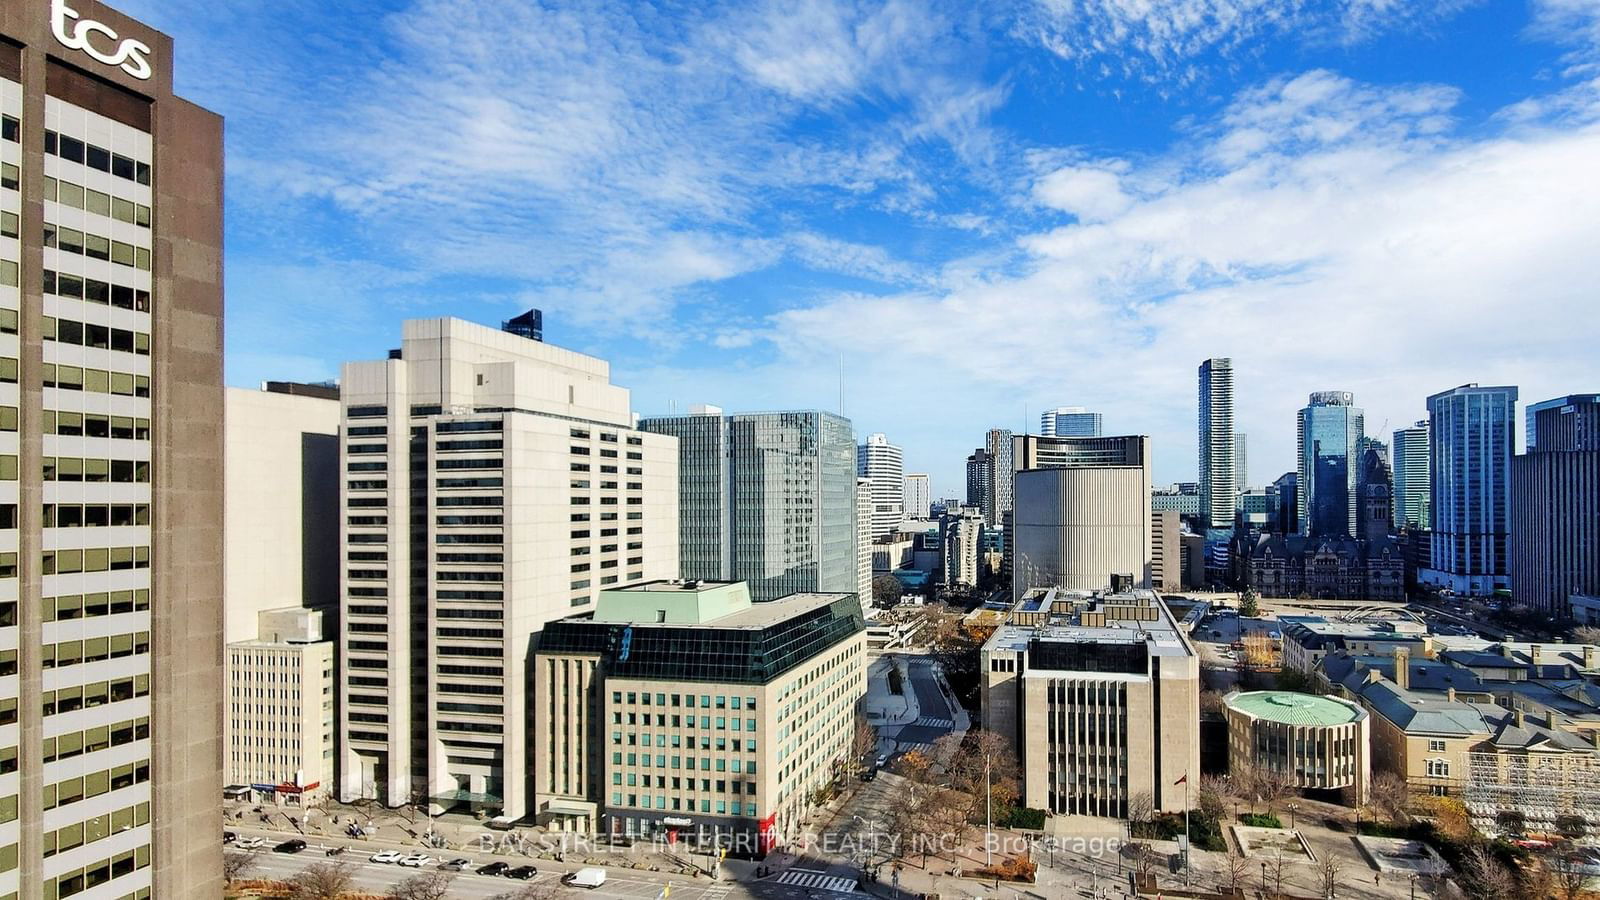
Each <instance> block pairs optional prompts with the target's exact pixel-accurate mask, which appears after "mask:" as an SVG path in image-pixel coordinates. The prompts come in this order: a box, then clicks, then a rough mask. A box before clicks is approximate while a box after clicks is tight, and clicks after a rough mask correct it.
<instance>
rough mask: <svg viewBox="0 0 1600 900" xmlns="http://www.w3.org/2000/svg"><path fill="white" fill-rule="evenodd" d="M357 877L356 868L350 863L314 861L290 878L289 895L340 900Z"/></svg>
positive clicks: (305, 899) (307, 899)
mask: <svg viewBox="0 0 1600 900" xmlns="http://www.w3.org/2000/svg"><path fill="white" fill-rule="evenodd" d="M355 877H356V876H355V868H354V867H353V866H351V865H350V864H348V863H331V862H320V863H312V864H311V865H309V866H306V867H305V868H304V869H301V870H300V872H299V873H298V874H296V875H295V876H294V877H293V878H291V879H289V896H290V898H292V900H339V897H340V895H342V894H343V893H344V892H345V891H348V890H350V885H351V884H353V883H354V882H355Z"/></svg>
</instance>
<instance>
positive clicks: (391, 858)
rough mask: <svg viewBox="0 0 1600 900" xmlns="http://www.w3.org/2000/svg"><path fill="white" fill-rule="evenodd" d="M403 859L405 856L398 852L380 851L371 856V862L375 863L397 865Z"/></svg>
mask: <svg viewBox="0 0 1600 900" xmlns="http://www.w3.org/2000/svg"><path fill="white" fill-rule="evenodd" d="M405 858H406V855H405V854H404V853H401V852H400V851H399V850H380V851H378V852H377V853H374V854H372V861H373V862H375V863H397V862H399V861H400V860H402V859H405Z"/></svg>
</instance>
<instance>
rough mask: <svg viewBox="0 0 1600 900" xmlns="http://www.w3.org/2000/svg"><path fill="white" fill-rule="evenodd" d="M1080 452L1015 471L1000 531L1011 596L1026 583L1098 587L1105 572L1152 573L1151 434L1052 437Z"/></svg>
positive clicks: (1145, 577) (1138, 579)
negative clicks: (1012, 500)
mask: <svg viewBox="0 0 1600 900" xmlns="http://www.w3.org/2000/svg"><path fill="white" fill-rule="evenodd" d="M1053 440H1059V441H1068V442H1078V443H1081V444H1083V445H1085V446H1084V452H1083V453H1080V454H1073V455H1072V461H1071V462H1069V463H1067V464H1064V465H1059V466H1053V467H1050V468H1038V469H1030V470H1027V471H1022V472H1018V473H1017V478H1016V506H1015V508H1014V510H1013V516H1012V519H1013V522H1012V528H1011V531H1010V532H1009V533H1008V534H1007V535H1006V538H1007V540H1008V542H1009V546H1010V548H1011V550H1012V552H1013V553H1015V554H1016V559H1015V560H1014V561H1013V563H1012V568H1011V574H1012V578H1011V584H1012V597H1013V599H1017V598H1021V597H1022V595H1023V594H1025V593H1027V591H1028V590H1030V589H1032V588H1042V587H1061V588H1066V589H1068V590H1096V589H1099V588H1103V587H1104V586H1105V582H1106V581H1107V579H1108V578H1109V577H1110V576H1111V575H1112V574H1114V573H1115V574H1125V575H1131V576H1133V578H1134V582H1135V583H1136V584H1139V585H1147V584H1148V583H1149V580H1150V577H1151V571H1150V565H1151V552H1150V545H1151V539H1152V530H1151V519H1152V516H1153V511H1152V510H1151V505H1150V439H1149V438H1148V437H1143V436H1134V435H1129V436H1125V437H1099V438H1056V439H1053Z"/></svg>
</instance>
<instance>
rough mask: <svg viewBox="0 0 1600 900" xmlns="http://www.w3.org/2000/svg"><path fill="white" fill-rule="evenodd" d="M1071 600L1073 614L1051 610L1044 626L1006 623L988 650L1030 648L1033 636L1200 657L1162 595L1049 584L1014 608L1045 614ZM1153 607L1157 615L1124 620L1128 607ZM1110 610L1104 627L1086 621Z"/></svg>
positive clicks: (992, 638)
mask: <svg viewBox="0 0 1600 900" xmlns="http://www.w3.org/2000/svg"><path fill="white" fill-rule="evenodd" d="M1060 603H1070V604H1071V605H1072V607H1073V609H1074V611H1073V612H1072V613H1055V612H1051V613H1049V619H1048V621H1046V622H1044V623H1042V624H1039V625H1012V624H1007V625H1002V626H1000V627H999V628H997V629H995V633H994V635H993V636H991V637H990V638H989V641H988V643H987V644H985V648H986V649H992V650H1019V651H1020V650H1026V649H1027V647H1028V644H1029V643H1031V642H1032V641H1033V640H1035V639H1038V640H1041V641H1059V642H1061V643H1077V644H1124V645H1134V644H1143V645H1145V646H1146V647H1147V648H1148V651H1149V653H1150V655H1151V656H1194V655H1195V651H1194V648H1193V646H1191V645H1190V644H1189V642H1188V641H1187V640H1186V639H1185V638H1184V637H1183V633H1182V631H1181V630H1180V629H1179V628H1178V623H1177V622H1176V621H1175V620H1174V619H1173V617H1172V610H1171V609H1169V608H1168V607H1167V604H1166V602H1165V601H1164V600H1162V599H1161V595H1160V594H1158V593H1156V592H1155V591H1152V590H1148V589H1145V588H1139V589H1135V590H1131V591H1118V592H1112V591H1064V590H1061V589H1059V588H1046V589H1038V590H1034V591H1029V592H1028V593H1027V594H1025V595H1023V597H1022V598H1021V599H1020V600H1018V601H1017V602H1016V604H1014V605H1013V606H1012V609H1013V610H1014V611H1020V612H1043V611H1046V610H1053V609H1054V608H1055V607H1056V606H1057V605H1058V604H1060ZM1130 608H1131V609H1142V610H1147V611H1148V610H1153V611H1154V613H1155V618H1153V619H1136V618H1120V617H1118V615H1117V614H1118V613H1121V612H1122V611H1124V610H1127V609H1130ZM1086 612H1089V613H1104V614H1105V615H1106V623H1105V624H1104V625H1084V624H1082V621H1081V616H1082V614H1083V613H1086Z"/></svg>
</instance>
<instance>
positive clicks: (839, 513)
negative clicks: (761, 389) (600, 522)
mask: <svg viewBox="0 0 1600 900" xmlns="http://www.w3.org/2000/svg"><path fill="white" fill-rule="evenodd" d="M639 428H640V430H643V431H648V432H654V433H656V434H667V435H674V436H677V437H678V438H679V443H678V458H679V472H680V475H679V488H680V498H679V509H680V513H679V519H678V521H679V525H680V527H679V531H678V536H679V548H680V549H679V552H680V554H681V555H682V557H683V558H684V559H685V560H692V561H693V565H692V566H691V565H690V564H689V563H687V562H686V563H685V565H684V569H683V577H684V578H688V579H695V580H706V581H743V582H746V583H747V584H749V586H750V596H751V597H753V598H755V601H756V602H757V603H763V602H766V601H768V600H776V599H778V598H779V597H787V596H788V595H790V594H798V593H805V592H807V591H827V592H853V591H855V590H856V586H857V585H856V578H857V570H856V478H857V476H856V468H857V467H856V442H855V437H854V435H853V434H852V432H851V426H850V420H849V419H846V418H844V417H842V416H837V415H834V414H832V413H826V412H815V411H798V412H773V413H736V414H734V415H729V416H724V415H723V414H722V410H720V409H717V408H716V407H695V408H692V409H691V412H690V414H689V415H686V416H661V417H654V418H648V419H641V420H640V422H639ZM874 487H876V484H874Z"/></svg>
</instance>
